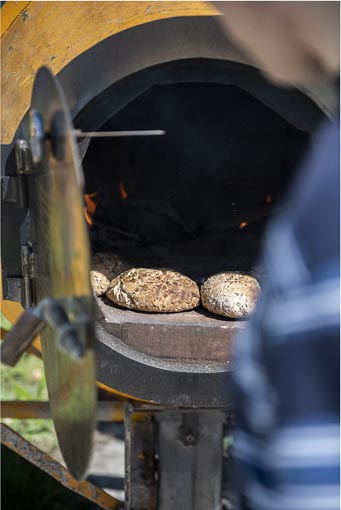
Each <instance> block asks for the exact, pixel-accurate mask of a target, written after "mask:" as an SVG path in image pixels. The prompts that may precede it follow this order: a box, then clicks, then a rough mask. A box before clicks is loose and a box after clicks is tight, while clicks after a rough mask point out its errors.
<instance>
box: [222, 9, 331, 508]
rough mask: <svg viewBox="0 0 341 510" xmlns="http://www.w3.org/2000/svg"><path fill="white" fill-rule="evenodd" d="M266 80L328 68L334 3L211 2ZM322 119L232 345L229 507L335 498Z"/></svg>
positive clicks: (293, 78) (322, 504)
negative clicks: (234, 477)
mask: <svg viewBox="0 0 341 510" xmlns="http://www.w3.org/2000/svg"><path fill="white" fill-rule="evenodd" d="M215 5H216V7H217V8H218V9H219V10H220V11H222V13H223V14H224V16H223V17H222V18H221V21H222V23H223V26H224V27H226V29H227V31H228V34H229V36H232V38H234V39H235V41H237V42H238V43H239V44H240V45H241V46H242V47H243V49H244V50H246V51H247V52H249V54H250V55H251V56H252V57H253V58H254V61H255V63H257V64H258V65H259V67H260V68H261V69H263V70H264V72H265V73H266V74H267V76H268V77H269V78H270V79H271V80H272V81H275V82H276V83H280V84H281V85H284V86H291V85H294V86H302V85H305V84H308V83H311V82H316V83H317V82H318V81H319V80H320V79H325V78H326V77H332V78H335V81H337V80H338V76H339V61H340V57H339V20H340V17H339V3H338V2H329V1H327V2H309V1H308V2H216V3H215ZM338 117H339V115H338V113H335V119H334V120H329V121H325V123H324V125H322V126H320V128H319V130H318V132H316V133H315V137H314V139H313V140H312V144H311V149H310V152H309V154H307V156H306V159H305V161H304V163H303V165H302V168H301V169H300V170H299V172H298V175H297V179H296V180H295V182H294V183H293V185H292V188H291V191H290V193H289V194H288V196H287V197H286V199H285V201H284V202H283V204H282V207H281V212H280V213H278V214H277V217H275V218H274V219H273V221H272V223H271V225H270V227H269V229H268V232H267V236H266V239H265V243H264V250H263V264H264V270H265V273H266V274H267V275H268V279H267V282H266V283H264V286H263V291H262V295H261V297H260V299H259V302H258V305H257V309H256V312H255V314H254V316H253V317H252V318H251V320H250V322H249V324H248V327H247V329H246V332H245V334H244V335H243V336H242V337H241V338H239V341H238V342H237V347H236V352H235V370H234V385H235V394H234V395H235V413H236V430H235V435H234V454H235V457H236V459H237V466H238V485H237V486H238V497H237V500H238V505H237V506H238V508H240V509H243V510H251V509H252V510H253V509H257V510H337V509H339V508H340V498H339V481H340V468H339V465H340V449H339V437H340V428H339V425H340V416H339V406H340V393H339V388H340V353H339V336H340V177H339V175H340V158H339V154H340V127H339V118H338Z"/></svg>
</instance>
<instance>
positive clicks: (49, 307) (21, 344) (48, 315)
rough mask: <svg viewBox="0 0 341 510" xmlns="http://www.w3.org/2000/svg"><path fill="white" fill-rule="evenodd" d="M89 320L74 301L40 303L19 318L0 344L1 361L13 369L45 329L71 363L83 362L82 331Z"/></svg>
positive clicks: (80, 306)
mask: <svg viewBox="0 0 341 510" xmlns="http://www.w3.org/2000/svg"><path fill="white" fill-rule="evenodd" d="M91 320H92V318H91V317H89V316H88V314H87V313H86V311H85V310H84V309H83V308H82V305H81V303H80V302H79V301H78V300H77V299H76V298H73V299H68V300H63V299H60V300H57V299H49V298H47V299H43V300H42V301H41V302H40V303H39V304H38V306H36V307H35V308H31V309H30V308H29V309H27V310H25V312H24V313H23V314H22V315H21V316H20V317H19V319H18V321H17V322H16V323H15V325H14V327H13V328H12V329H11V331H10V332H9V333H8V334H7V335H6V338H5V340H4V341H3V343H2V344H1V361H2V363H5V364H6V365H9V366H15V365H16V364H17V363H18V361H19V359H20V358H21V356H22V355H23V354H24V352H25V351H26V350H27V348H28V347H29V346H30V345H31V343H32V342H33V340H34V339H35V337H36V336H37V335H38V334H39V333H40V332H41V331H42V329H43V328H44V327H45V326H46V325H48V326H50V327H51V328H52V329H54V330H55V332H56V337H55V339H56V346H57V348H58V349H59V350H60V351H61V352H65V353H67V354H69V356H70V357H71V358H72V359H73V360H74V361H79V360H81V359H83V357H84V355H85V346H84V345H83V343H82V341H81V340H80V339H81V338H82V335H81V334H80V331H81V328H82V327H83V326H84V325H86V324H88V323H89V321H91Z"/></svg>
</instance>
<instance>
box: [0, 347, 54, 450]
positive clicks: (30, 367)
mask: <svg viewBox="0 0 341 510" xmlns="http://www.w3.org/2000/svg"><path fill="white" fill-rule="evenodd" d="M47 399H48V397H47V389H46V383H45V377H44V367H43V362H42V360H40V359H39V358H36V357H35V356H30V355H28V354H24V355H23V357H22V358H21V360H20V361H19V363H18V364H17V365H16V366H15V367H13V368H12V367H6V366H4V365H1V400H47ZM2 421H3V423H5V424H6V425H8V426H9V427H11V428H12V429H13V430H15V431H16V432H18V433H19V434H20V435H22V436H23V437H24V438H25V439H27V440H28V441H30V442H31V443H33V444H34V445H35V446H37V447H38V448H41V449H42V450H44V451H45V452H51V451H52V450H53V449H54V448H55V447H56V446H57V438H56V433H55V430H54V427H53V422H52V420H17V419H12V418H3V419H2Z"/></svg>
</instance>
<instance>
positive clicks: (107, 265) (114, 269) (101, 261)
mask: <svg viewBox="0 0 341 510" xmlns="http://www.w3.org/2000/svg"><path fill="white" fill-rule="evenodd" d="M130 267H131V265H130V264H128V263H127V262H125V261H123V260H122V259H120V257H118V256H117V255H115V254H110V253H101V252H100V253H96V254H95V255H93V257H92V259H91V271H90V282H91V287H92V290H93V291H94V294H96V296H103V295H104V294H105V293H106V291H107V288H108V286H109V283H110V281H111V280H112V279H113V278H115V276H117V275H119V274H121V273H122V272H123V271H126V270H127V269H129V268H130Z"/></svg>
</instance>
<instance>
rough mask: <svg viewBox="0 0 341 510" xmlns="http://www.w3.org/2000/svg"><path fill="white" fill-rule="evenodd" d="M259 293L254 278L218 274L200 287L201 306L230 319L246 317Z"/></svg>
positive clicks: (244, 275)
mask: <svg viewBox="0 0 341 510" xmlns="http://www.w3.org/2000/svg"><path fill="white" fill-rule="evenodd" d="M259 292H260V286H259V283H258V282H257V280H256V279H255V278H253V277H252V276H249V275H246V274H239V273H231V272H226V273H219V274H216V275H214V276H211V277H210V278H208V280H206V282H205V283H204V284H203V286H202V287H201V301H202V305H203V306H204V307H205V308H207V310H209V311H210V312H212V313H216V314H218V315H223V316H224V317H230V318H232V319H237V318H244V317H248V316H249V315H250V314H252V312H253V311H254V309H255V306H256V300H257V297H258V294H259Z"/></svg>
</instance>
